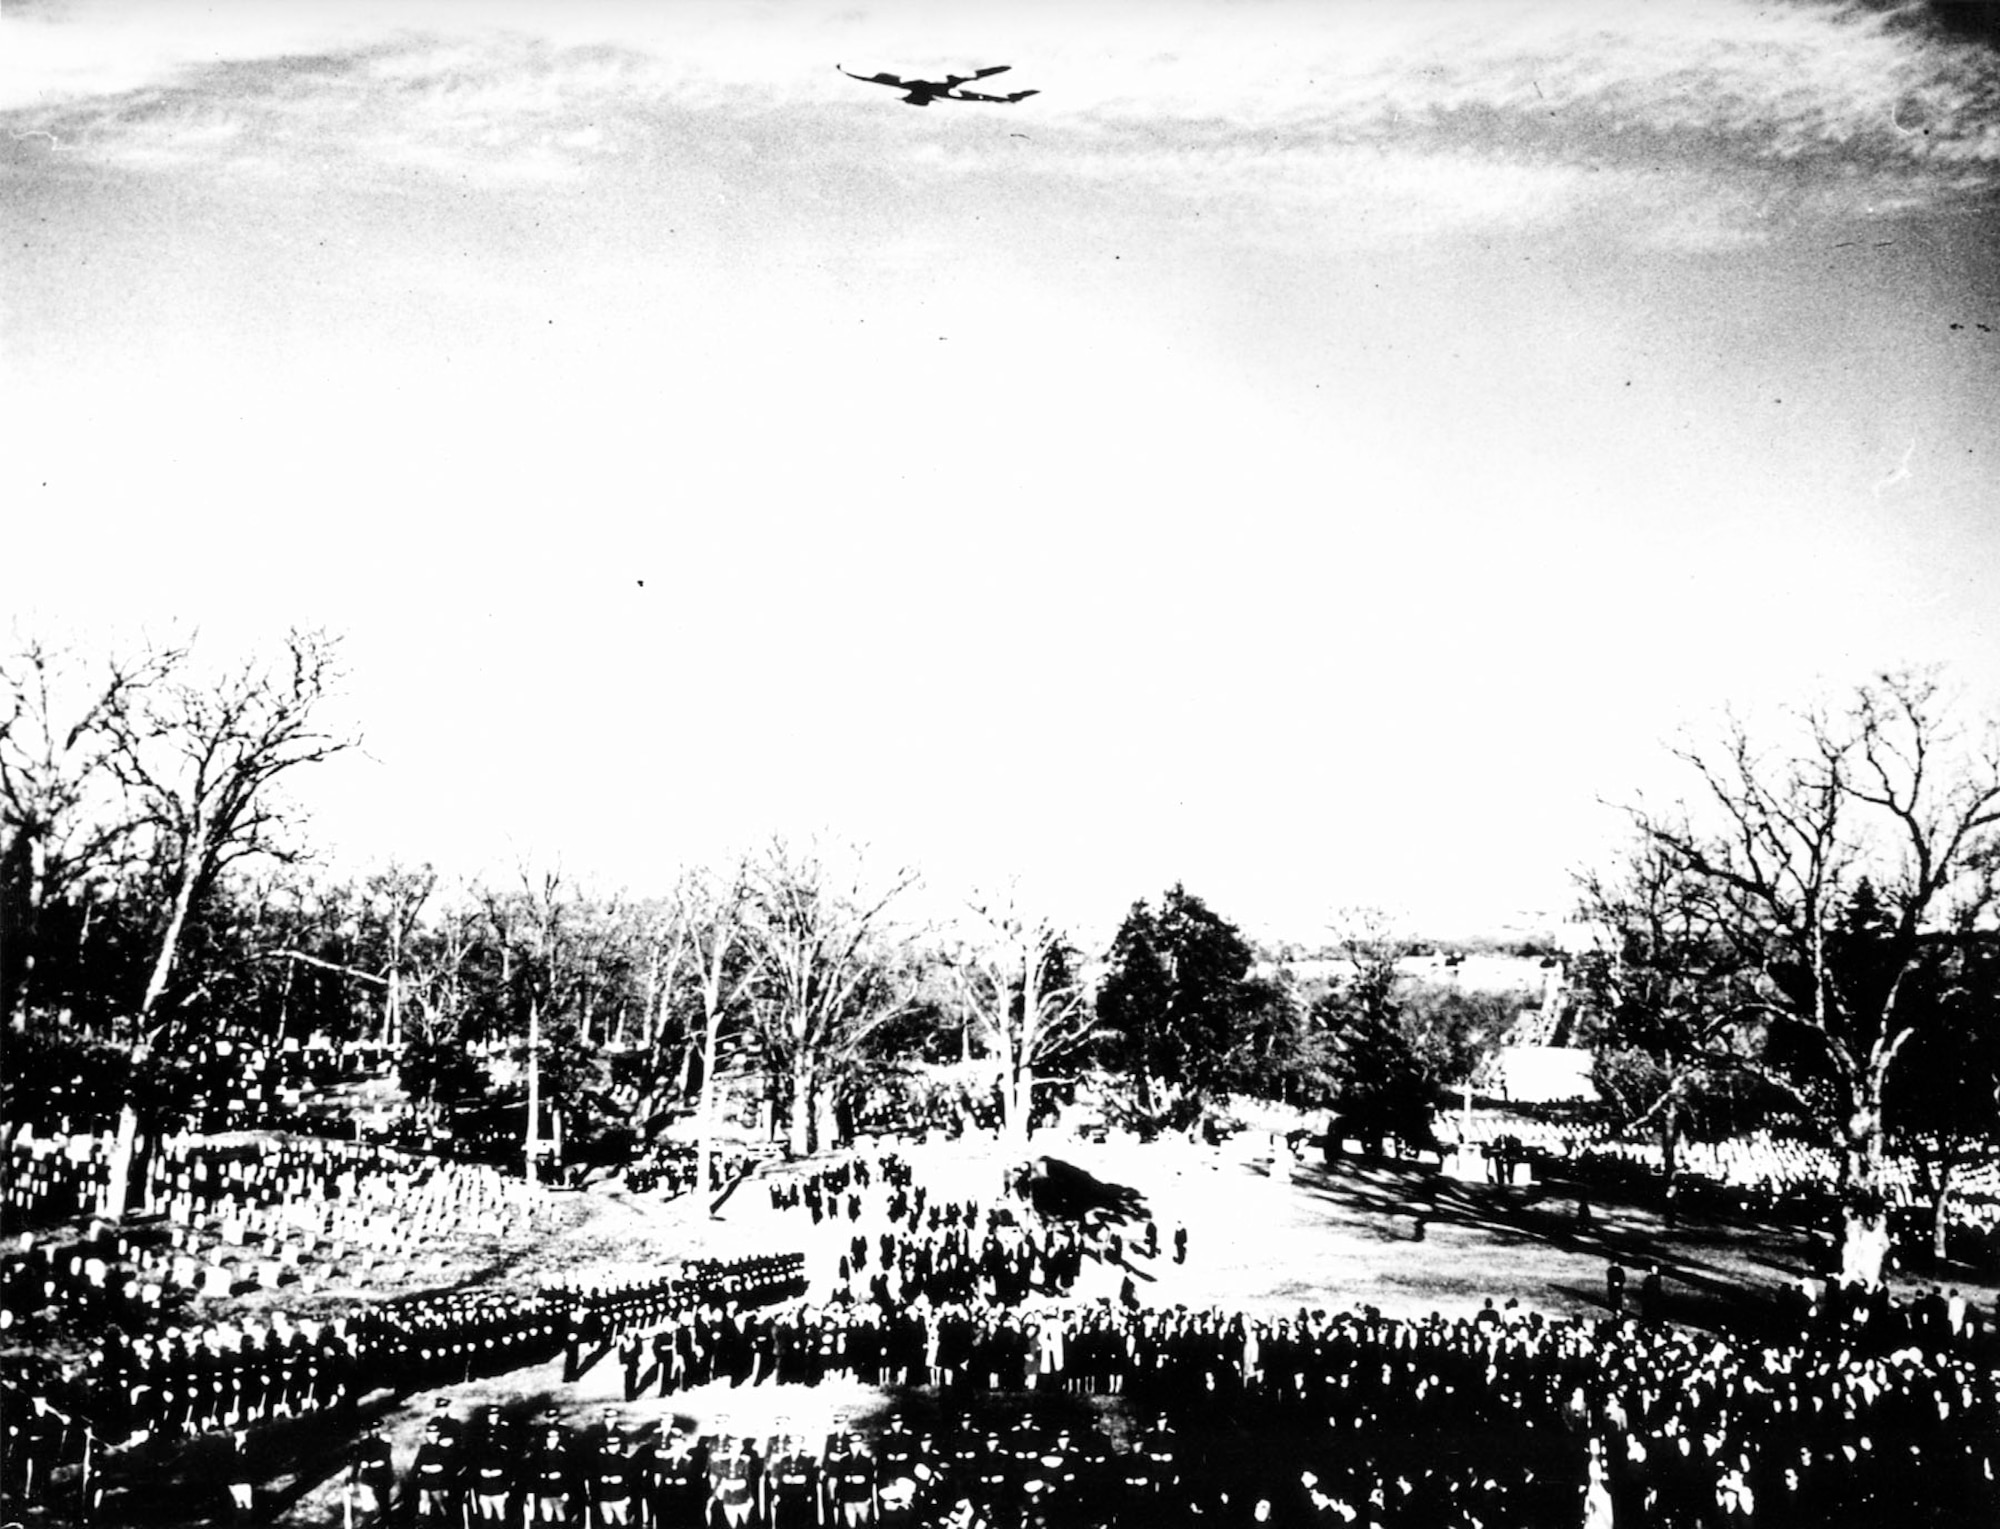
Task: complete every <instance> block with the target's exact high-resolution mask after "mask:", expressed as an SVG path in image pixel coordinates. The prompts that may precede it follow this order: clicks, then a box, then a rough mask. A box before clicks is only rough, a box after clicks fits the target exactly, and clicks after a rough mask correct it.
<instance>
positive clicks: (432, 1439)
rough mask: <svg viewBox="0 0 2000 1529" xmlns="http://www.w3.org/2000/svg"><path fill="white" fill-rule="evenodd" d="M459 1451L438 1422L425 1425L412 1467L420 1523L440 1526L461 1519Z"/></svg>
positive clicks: (434, 1420) (435, 1420)
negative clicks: (445, 1435)
mask: <svg viewBox="0 0 2000 1529" xmlns="http://www.w3.org/2000/svg"><path fill="white" fill-rule="evenodd" d="M458 1466H459V1461H458V1451H457V1449H456V1448H455V1447H454V1446H453V1445H452V1444H451V1443H449V1442H448V1441H447V1440H446V1439H445V1437H444V1431H443V1429H442V1428H441V1427H440V1426H439V1423H438V1420H437V1419H435V1418H433V1419H432V1420H431V1421H430V1422H428V1423H426V1424H425V1425H424V1440H423V1443H422V1444H420V1445H418V1446H417V1458H416V1461H415V1463H414V1464H412V1465H411V1467H410V1476H411V1480H412V1481H414V1482H415V1484H416V1489H417V1521H418V1522H419V1523H421V1524H429V1525H434V1526H441V1525H445V1524H451V1523H456V1522H457V1519H458V1500H457V1499H458Z"/></svg>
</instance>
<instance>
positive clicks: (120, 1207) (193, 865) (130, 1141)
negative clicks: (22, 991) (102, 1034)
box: [104, 817, 208, 1220]
mask: <svg viewBox="0 0 2000 1529" xmlns="http://www.w3.org/2000/svg"><path fill="white" fill-rule="evenodd" d="M207 844H208V820H207V818H206V817H202V818H198V819H196V821H195V832H194V839H193V841H192V842H191V843H189V845H188V847H187V856H186V859H185V860H183V861H182V863H181V876H180V884H179V885H178V886H177V887H175V889H174V907H173V912H172V913H171V914H170V915H169V916H168V919H167V927H166V930H165V931H164V932H163V933H162V934H161V936H160V949H159V952H158V954H157V955H156V956H155V957H154V958H153V970H152V973H151V975H150V976H148V977H147V978H146V994H145V997H144V998H142V999H141V1000H140V1002H139V1018H138V1030H139V1033H138V1035H136V1036H134V1037H133V1039H134V1042H135V1043H136V1044H137V1045H139V1046H144V1045H145V1044H146V1032H147V1029H148V1028H149V1026H150V1025H151V1023H152V1019H153V1011H154V1010H155V1009H156V1008H158V1007H159V1003H160V996H161V995H162V994H163V993H165V992H166V990H167V983H168V981H169V980H170V979H171V978H172V976H173V972H174V960H175V958H176V957H177V956H178V955H179V954H180V947H181V933H182V931H183V930H184V929H186V928H187V921H188V911H189V910H190V909H191V908H192V907H193V906H194V887H195V880H196V878H197V877H198V876H199V875H200V867H201V862H202V857H203V856H204V855H205V854H206V853H207ZM127 1088H128V1089H129V1088H130V1084H129V1083H128V1084H127ZM138 1134H139V1113H138V1111H137V1109H135V1108H134V1107H133V1104H132V1100H131V1097H130V1095H129V1093H128V1095H127V1097H126V1099H125V1103H124V1105H123V1106H122V1107H121V1108H120V1109H119V1111H118V1137H117V1140H116V1141H115V1142H114V1143H113V1144H112V1148H111V1162H110V1164H109V1170H110V1176H109V1179H108V1181H107V1182H106V1184H105V1186H104V1214H105V1215H106V1216H108V1217H110V1218H111V1219H113V1220H116V1219H117V1218H118V1217H120V1216H123V1215H124V1214H125V1207H126V1205H127V1203H129V1201H130V1199H131V1195H132V1157H133V1151H134V1148H135V1146H136V1144H137V1141H138Z"/></svg>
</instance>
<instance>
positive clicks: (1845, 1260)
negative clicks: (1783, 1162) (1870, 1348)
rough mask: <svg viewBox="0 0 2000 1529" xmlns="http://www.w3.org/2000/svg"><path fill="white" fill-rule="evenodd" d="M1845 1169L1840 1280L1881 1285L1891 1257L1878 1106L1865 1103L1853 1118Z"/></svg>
mask: <svg viewBox="0 0 2000 1529" xmlns="http://www.w3.org/2000/svg"><path fill="white" fill-rule="evenodd" d="M1845 1166H1846V1169H1847V1172H1846V1175H1845V1177H1846V1180H1847V1185H1846V1196H1845V1203H1844V1204H1843V1206H1842V1210H1841V1222H1842V1225H1841V1248H1840V1277H1841V1278H1842V1279H1843V1280H1848V1281H1851V1282H1855V1283H1859V1284H1863V1285H1870V1286H1873V1285H1879V1284H1881V1283H1882V1268H1883V1265H1884V1264H1886V1263H1887V1262H1888V1256H1889V1197H1888V1195H1887V1194H1886V1193H1885V1192H1884V1191H1885V1189H1886V1183H1885V1175H1884V1173H1883V1166H1884V1165H1883V1161H1882V1111H1881V1108H1880V1106H1879V1105H1864V1106H1863V1107H1861V1108H1860V1109H1857V1110H1856V1111H1855V1112H1854V1114H1853V1116H1852V1117H1851V1118H1850V1119H1849V1121H1848V1144H1847V1152H1846V1163H1845Z"/></svg>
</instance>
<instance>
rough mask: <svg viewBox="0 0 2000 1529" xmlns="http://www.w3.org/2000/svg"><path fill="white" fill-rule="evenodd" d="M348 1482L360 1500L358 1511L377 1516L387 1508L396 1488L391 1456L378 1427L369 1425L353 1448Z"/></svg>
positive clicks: (394, 1465)
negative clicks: (352, 1462) (352, 1461)
mask: <svg viewBox="0 0 2000 1529" xmlns="http://www.w3.org/2000/svg"><path fill="white" fill-rule="evenodd" d="M348 1481H349V1484H350V1485H351V1487H352V1488H353V1490H354V1492H355V1494H356V1496H357V1497H358V1498H359V1499H360V1502H361V1511H362V1512H363V1513H364V1514H368V1515H370V1516H375V1517H379V1516H381V1515H383V1514H386V1513H387V1512H388V1511H389V1502H390V1499H391V1497H392V1496H393V1495H394V1493H395V1490H396V1464H395V1456H394V1454H393V1453H392V1452H391V1451H390V1448H389V1441H388V1440H387V1439H386V1438H384V1437H383V1436H382V1430H381V1429H380V1428H376V1427H371V1428H370V1429H369V1430H368V1431H367V1432H366V1433H365V1434H363V1435H362V1436H361V1442H360V1443H359V1444H357V1445H356V1446H355V1449H354V1464H353V1466H352V1467H351V1468H350V1470H349V1472H348Z"/></svg>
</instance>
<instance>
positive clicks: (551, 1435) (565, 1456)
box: [529, 1423, 576, 1524]
mask: <svg viewBox="0 0 2000 1529" xmlns="http://www.w3.org/2000/svg"><path fill="white" fill-rule="evenodd" d="M529 1482H530V1491H531V1493H532V1495H533V1502H532V1505H531V1507H532V1512H531V1518H530V1522H532V1523H537V1524H568V1523H570V1522H571V1517H570V1512H571V1509H572V1507H573V1506H574V1504H575V1501H576V1479H575V1466H574V1464H573V1462H572V1461H571V1459H570V1451H569V1446H568V1445H567V1443H566V1442H565V1441H564V1439H563V1431H562V1429H561V1428H560V1427H558V1426H557V1425H555V1424H554V1423H551V1424H550V1425H549V1426H548V1427H547V1428H545V1429H543V1430H542V1442H541V1447H540V1448H539V1449H538V1450H536V1452H535V1458H534V1461H533V1464H532V1465H531V1467H530V1470H529Z"/></svg>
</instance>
